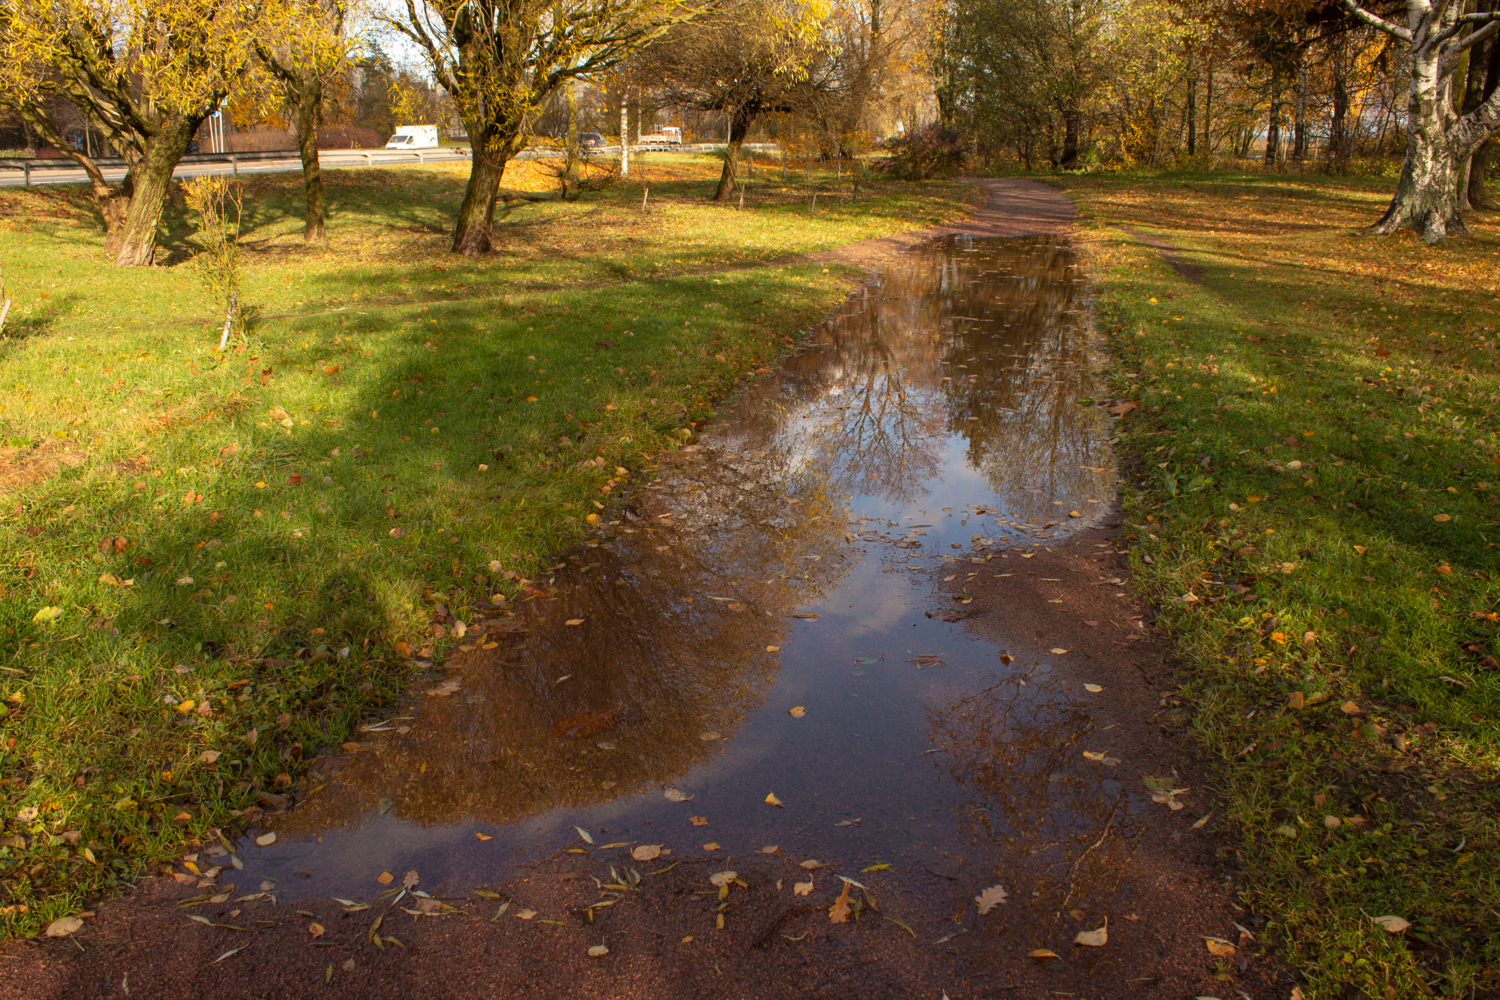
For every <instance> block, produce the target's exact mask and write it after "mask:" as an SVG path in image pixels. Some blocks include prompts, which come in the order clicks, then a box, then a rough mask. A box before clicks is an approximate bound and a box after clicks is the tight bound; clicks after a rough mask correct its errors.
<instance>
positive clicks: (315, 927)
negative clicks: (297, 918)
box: [307, 921, 323, 940]
mask: <svg viewBox="0 0 1500 1000" xmlns="http://www.w3.org/2000/svg"><path fill="white" fill-rule="evenodd" d="M307 933H309V934H311V935H312V936H313V938H314V940H316V939H317V938H320V937H322V936H323V925H322V924H320V923H318V922H317V921H313V922H312V923H310V924H308V925H307Z"/></svg>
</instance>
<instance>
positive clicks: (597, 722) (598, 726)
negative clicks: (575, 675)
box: [552, 674, 625, 739]
mask: <svg viewBox="0 0 1500 1000" xmlns="http://www.w3.org/2000/svg"><path fill="white" fill-rule="evenodd" d="M568 676H570V677H571V676H572V675H571V674H569V675H568ZM624 710H625V709H624V706H621V705H616V706H614V707H613V708H606V709H604V710H603V711H600V712H579V713H578V714H577V715H575V716H572V717H570V718H567V719H562V720H560V721H558V722H555V723H553V724H552V731H553V732H554V733H556V734H557V735H558V736H562V737H565V738H567V739H576V738H577V737H580V736H593V735H594V734H595V733H599V732H603V731H604V730H606V729H608V728H610V726H612V725H614V722H615V717H616V716H617V715H619V714H620V713H621V712H623V711H624Z"/></svg>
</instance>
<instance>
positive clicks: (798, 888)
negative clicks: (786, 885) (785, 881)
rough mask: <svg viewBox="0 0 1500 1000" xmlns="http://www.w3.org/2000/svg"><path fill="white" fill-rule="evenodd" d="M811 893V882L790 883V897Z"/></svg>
mask: <svg viewBox="0 0 1500 1000" xmlns="http://www.w3.org/2000/svg"><path fill="white" fill-rule="evenodd" d="M812 891H813V884H812V883H811V882H793V883H792V895H794V896H806V895H809V894H811V893H812Z"/></svg>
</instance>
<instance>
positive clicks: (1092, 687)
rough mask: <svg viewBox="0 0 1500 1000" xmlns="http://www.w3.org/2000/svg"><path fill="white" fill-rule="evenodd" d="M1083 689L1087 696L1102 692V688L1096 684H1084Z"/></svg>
mask: <svg viewBox="0 0 1500 1000" xmlns="http://www.w3.org/2000/svg"><path fill="white" fill-rule="evenodd" d="M1083 689H1084V690H1085V691H1087V692H1088V693H1089V694H1098V693H1099V692H1100V691H1103V690H1104V689H1103V688H1102V687H1100V686H1099V685H1097V684H1085V685H1084V686H1083Z"/></svg>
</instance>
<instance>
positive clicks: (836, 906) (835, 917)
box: [828, 879, 850, 924]
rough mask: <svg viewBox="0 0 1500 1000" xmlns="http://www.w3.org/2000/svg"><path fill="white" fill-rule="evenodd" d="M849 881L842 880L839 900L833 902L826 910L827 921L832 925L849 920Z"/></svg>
mask: <svg viewBox="0 0 1500 1000" xmlns="http://www.w3.org/2000/svg"><path fill="white" fill-rule="evenodd" d="M849 909H850V908H849V880H848V879H845V880H844V891H843V892H841V893H839V898H838V899H835V900H834V901H833V905H832V906H830V907H829V908H828V919H829V920H831V921H832V922H833V923H836V924H842V923H844V922H845V921H847V920H848V919H849Z"/></svg>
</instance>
